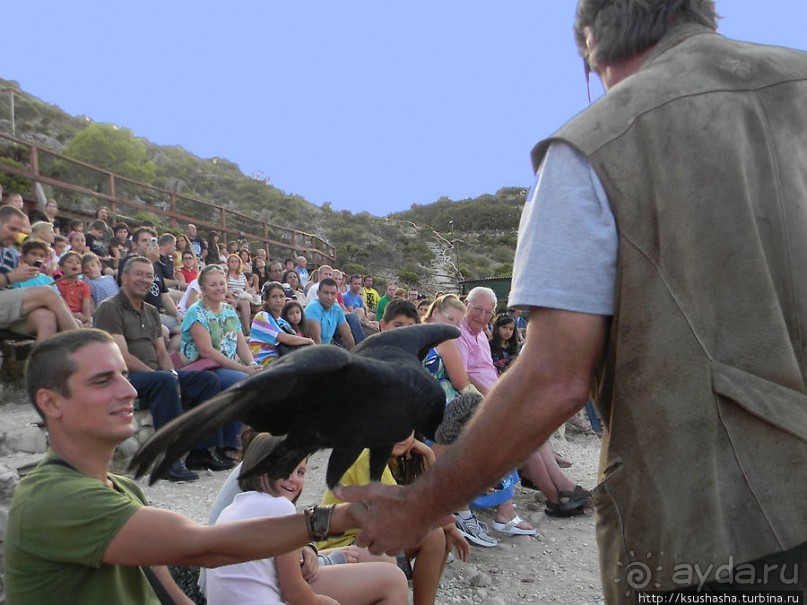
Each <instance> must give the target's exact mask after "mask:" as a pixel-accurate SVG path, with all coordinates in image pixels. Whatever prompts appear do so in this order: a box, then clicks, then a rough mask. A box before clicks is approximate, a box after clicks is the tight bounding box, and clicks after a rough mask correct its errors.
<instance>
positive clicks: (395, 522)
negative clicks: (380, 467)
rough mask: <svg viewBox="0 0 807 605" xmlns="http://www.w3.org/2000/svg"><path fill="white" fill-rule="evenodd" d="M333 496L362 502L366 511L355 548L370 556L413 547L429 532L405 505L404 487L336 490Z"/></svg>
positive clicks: (409, 505) (425, 523)
mask: <svg viewBox="0 0 807 605" xmlns="http://www.w3.org/2000/svg"><path fill="white" fill-rule="evenodd" d="M334 494H335V495H336V497H337V498H339V499H340V500H344V501H346V502H362V503H363V504H364V505H365V506H366V507H367V511H366V512H365V513H364V515H363V517H364V518H363V519H361V520H360V522H361V526H362V527H363V528H364V529H362V531H361V533H360V534H359V535H358V537H357V539H356V545H357V546H363V547H366V548H367V549H368V550H369V551H370V552H371V553H372V554H374V555H380V554H384V553H386V554H388V555H395V554H397V553H399V552H401V551H402V550H404V549H406V548H410V547H413V546H416V545H417V544H418V543H419V542H420V541H421V540H422V539H423V538H424V537H425V536H426V534H427V533H428V532H429V531H430V530H431V528H432V525H431V523H430V520H429V519H428V518H427V517H426V516H421V515H419V514H418V513H417V512H416V508H415V506H414V505H413V503H411V502H409V500H408V497H407V496H408V489H407V488H406V487H402V486H398V485H382V484H380V483H372V484H370V485H363V486H348V487H336V488H334ZM351 512H353V511H351Z"/></svg>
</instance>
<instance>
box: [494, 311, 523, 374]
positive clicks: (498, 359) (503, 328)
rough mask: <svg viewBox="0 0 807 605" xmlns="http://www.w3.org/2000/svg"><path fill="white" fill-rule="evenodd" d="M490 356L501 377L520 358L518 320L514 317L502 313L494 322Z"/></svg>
mask: <svg viewBox="0 0 807 605" xmlns="http://www.w3.org/2000/svg"><path fill="white" fill-rule="evenodd" d="M490 354H491V356H492V357H493V365H494V366H496V371H497V372H498V373H499V376H501V375H502V374H503V373H504V371H505V370H506V369H507V368H508V367H510V364H512V363H513V362H514V361H515V359H516V357H518V332H517V331H516V320H515V319H514V318H513V316H512V315H509V314H507V313H502V314H501V315H499V316H498V317H497V318H496V320H495V321H494V322H493V330H492V334H491V338H490Z"/></svg>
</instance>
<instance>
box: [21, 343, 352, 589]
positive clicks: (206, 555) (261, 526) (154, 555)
mask: <svg viewBox="0 0 807 605" xmlns="http://www.w3.org/2000/svg"><path fill="white" fill-rule="evenodd" d="M45 368H47V370H45ZM26 386H27V390H28V395H29V397H30V398H31V401H32V403H33V404H34V407H36V409H37V411H38V412H39V413H40V414H41V416H42V418H43V419H44V421H45V425H46V427H47V430H48V433H49V436H50V444H51V447H50V450H49V451H48V454H47V457H46V459H45V461H44V462H43V463H42V464H41V465H40V466H38V467H37V468H36V469H34V471H32V472H31V473H30V474H29V475H27V476H26V477H25V478H24V479H23V480H22V481H21V482H20V484H19V485H18V486H17V490H16V492H15V494H14V498H13V500H12V503H11V509H10V511H9V518H8V527H7V531H6V540H5V549H6V568H5V582H6V598H7V602H8V603H10V604H13V605H27V604H31V605H40V604H42V603H63V604H66V603H76V604H81V605H88V604H94V603H149V604H154V603H160V602H161V601H160V599H159V598H158V597H157V595H156V593H155V589H154V588H152V586H151V585H150V580H149V579H148V578H147V571H146V570H147V568H148V567H151V566H154V568H153V572H154V573H153V575H154V576H155V577H156V579H157V581H158V582H159V584H161V585H162V587H163V588H164V590H165V591H166V592H167V593H168V598H170V600H173V602H174V603H184V604H186V605H188V604H191V603H192V601H190V599H188V598H187V597H186V596H185V595H184V594H183V593H182V591H181V590H180V589H179V587H178V586H177V585H176V583H174V581H173V580H172V579H171V576H170V574H169V573H168V570H167V569H166V568H165V567H163V566H164V565H190V566H203V567H217V566H220V565H228V564H231V563H236V562H240V561H248V560H252V559H263V558H267V557H273V556H275V555H278V554H281V553H284V552H289V551H291V550H293V549H296V548H300V547H302V546H303V545H304V544H305V543H307V542H308V541H309V540H311V539H312V538H314V537H316V538H321V537H322V536H324V535H325V534H327V533H329V532H333V533H340V532H343V531H344V530H346V529H349V528H352V527H356V526H357V525H358V523H357V518H356V516H357V514H358V513H357V512H356V511H357V510H362V509H363V507H361V506H360V507H359V509H354V508H350V509H348V507H347V506H345V507H337V508H336V509H334V510H333V511H332V513H331V512H330V511H328V510H327V509H323V508H318V509H315V510H309V511H306V514H305V515H303V514H299V515H295V516H291V517H276V518H272V519H257V520H251V521H244V522H239V523H232V524H227V525H221V526H215V527H208V526H204V525H199V524H197V523H194V522H192V521H190V520H189V519H187V518H186V517H183V516H182V515H180V514H178V513H174V512H172V511H168V510H161V509H157V508H152V507H150V506H147V504H146V499H145V497H144V495H143V493H142V491H141V490H140V489H139V487H138V486H137V484H136V483H134V482H133V481H131V480H130V479H127V478H126V477H120V476H116V475H112V474H110V473H109V472H108V470H107V469H108V466H109V462H110V460H111V459H112V454H113V452H114V450H115V447H116V446H117V445H118V444H120V443H121V442H123V441H124V440H125V439H127V438H129V437H130V436H131V435H132V433H133V427H132V419H133V417H134V408H133V407H132V403H133V401H134V398H135V396H136V391H135V390H134V388H133V387H132V385H131V384H130V383H129V381H128V380H127V379H126V364H125V362H124V360H123V356H122V355H121V352H120V349H118V346H117V344H115V341H114V340H112V337H111V336H109V335H108V334H107V333H105V332H102V331H100V330H94V329H85V330H77V331H73V332H66V333H64V334H59V335H57V336H54V337H52V338H50V339H48V340H46V341H43V342H42V343H40V344H39V345H38V346H37V347H35V348H34V350H33V352H32V353H31V358H30V360H29V365H28V371H27V373H26ZM329 515H330V516H329ZM326 528H327V529H326ZM166 602H168V601H166Z"/></svg>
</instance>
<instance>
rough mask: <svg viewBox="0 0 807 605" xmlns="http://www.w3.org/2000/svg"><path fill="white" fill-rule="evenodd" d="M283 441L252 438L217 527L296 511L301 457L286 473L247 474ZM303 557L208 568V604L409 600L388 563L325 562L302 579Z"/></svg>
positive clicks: (397, 604) (399, 604)
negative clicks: (235, 487)
mask: <svg viewBox="0 0 807 605" xmlns="http://www.w3.org/2000/svg"><path fill="white" fill-rule="evenodd" d="M281 442H282V439H281V438H278V437H272V436H270V435H268V434H266V433H262V434H259V435H258V436H256V437H255V438H254V439H253V440H252V442H251V443H250V444H249V447H247V450H246V454H245V456H244V462H243V465H242V467H241V473H240V475H239V479H238V484H239V487H240V488H241V490H243V492H242V493H239V494H237V495H236V496H235V499H234V500H233V502H232V504H230V505H229V506H228V507H226V508H225V509H224V510H223V511H222V513H221V515H219V517H218V519H217V520H216V525H220V524H223V523H227V522H231V521H238V520H242V519H252V518H256V517H279V516H286V515H293V514H294V513H295V509H294V504H295V503H296V502H297V499H298V498H299V496H300V493H301V492H302V490H303V485H304V483H305V471H306V463H307V460H306V459H303V460H301V461H300V462H299V464H298V465H297V467H296V468H295V469H294V470H293V471H292V474H291V475H289V476H288V477H283V476H281V475H280V473H279V472H278V471H277V470H275V469H273V468H269V469H268V472H267V473H266V474H262V475H254V476H252V477H248V478H245V475H246V474H248V473H249V471H250V470H252V469H253V468H254V467H255V466H256V464H257V463H259V462H260V461H262V460H264V459H265V458H266V456H268V455H269V454H270V453H271V452H272V451H273V450H274V449H275V448H276V447H277V446H278V445H279V444H280V443H281ZM301 556H302V555H301V552H300V551H299V550H297V551H293V552H289V553H286V554H284V555H279V556H277V557H274V558H272V559H262V560H258V561H249V562H245V563H238V564H235V565H225V566H222V567H218V568H216V569H210V570H208V571H207V602H208V603H209V605H230V604H231V603H266V604H280V603H289V604H290V605H298V604H299V605H303V604H305V605H308V604H311V605H320V604H322V605H329V604H333V603H356V604H358V605H361V604H365V603H366V604H368V605H369V604H377V605H382V604H383V605H404V604H405V603H406V602H407V597H408V589H407V585H406V578H405V577H404V574H403V573H402V572H401V570H399V569H398V568H397V567H394V566H392V565H387V564H385V563H366V564H363V565H333V566H327V567H322V568H319V569H317V570H316V573H315V574H313V579H311V580H310V582H309V581H306V579H305V578H304V577H303V571H302V569H301V566H300V561H301Z"/></svg>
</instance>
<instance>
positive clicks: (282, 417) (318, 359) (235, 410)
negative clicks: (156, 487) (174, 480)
mask: <svg viewBox="0 0 807 605" xmlns="http://www.w3.org/2000/svg"><path fill="white" fill-rule="evenodd" d="M352 360H353V358H352V357H351V355H350V354H349V353H347V352H346V351H344V350H343V349H339V348H338V347H330V346H318V347H306V348H304V349H301V350H299V351H295V352H294V353H292V354H290V355H287V356H285V357H282V358H280V359H279V360H277V361H274V362H272V363H271V364H270V365H269V366H268V367H267V368H266V369H264V370H263V371H261V372H259V373H258V374H255V375H254V376H251V377H250V378H248V379H246V380H244V381H243V382H241V383H239V384H238V385H236V386H234V387H232V388H230V389H228V390H226V391H224V392H223V393H221V394H219V395H217V396H216V397H214V398H213V399H210V400H209V401H207V402H205V403H203V404H202V405H200V406H198V407H196V408H194V409H193V410H190V411H189V412H186V413H184V414H182V415H181V416H179V417H178V418H175V419H174V420H172V421H171V422H169V423H168V424H166V425H165V426H164V427H162V428H161V429H160V430H159V431H158V432H157V433H155V434H154V435H152V436H151V438H149V439H148V440H147V441H146V442H145V443H144V444H143V445H142V446H141V447H140V449H139V450H138V451H137V453H136V454H135V455H134V457H133V458H132V461H131V463H130V465H129V469H130V470H132V471H134V473H135V476H136V477H141V476H142V475H144V474H145V473H146V472H147V471H148V469H149V467H151V466H152V464H154V463H155V462H156V465H155V468H154V471H153V472H152V473H151V476H150V481H151V483H154V481H156V480H157V479H158V478H160V477H162V476H163V475H164V474H165V472H166V471H167V470H168V468H169V467H170V466H171V464H172V463H173V462H174V461H175V460H177V459H178V458H180V457H181V456H182V455H184V454H185V453H186V452H188V451H190V450H191V449H193V447H194V446H195V444H196V443H198V442H199V441H201V440H202V439H203V438H205V437H208V436H209V435H212V434H214V433H215V432H216V431H217V430H218V429H220V428H221V427H223V426H224V425H226V424H228V423H230V422H233V421H235V420H241V421H243V422H245V423H246V424H248V425H250V426H251V427H252V428H254V429H255V430H257V431H266V432H269V433H272V434H273V435H283V434H285V433H286V431H287V430H288V428H289V425H290V423H291V422H292V419H293V418H294V415H295V413H296V411H297V407H298V405H299V402H300V401H301V400H307V399H308V398H310V397H311V396H312V395H311V389H312V386H313V385H317V384H321V381H322V379H323V377H324V376H326V375H329V374H333V373H338V372H344V371H345V370H346V369H347V368H348V367H349V366H350V364H351V363H352Z"/></svg>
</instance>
